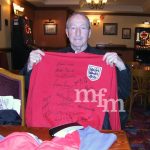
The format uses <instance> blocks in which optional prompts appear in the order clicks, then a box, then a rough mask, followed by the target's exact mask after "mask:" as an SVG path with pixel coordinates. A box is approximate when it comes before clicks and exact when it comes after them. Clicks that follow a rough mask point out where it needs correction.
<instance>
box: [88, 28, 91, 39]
mask: <svg viewBox="0 0 150 150" xmlns="http://www.w3.org/2000/svg"><path fill="white" fill-rule="evenodd" d="M90 36H91V29H89V36H88V38H90Z"/></svg>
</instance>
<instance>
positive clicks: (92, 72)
mask: <svg viewBox="0 0 150 150" xmlns="http://www.w3.org/2000/svg"><path fill="white" fill-rule="evenodd" d="M101 72H102V67H99V66H94V65H88V68H87V77H88V78H89V79H90V80H91V81H96V80H98V79H99V78H100V76H101Z"/></svg>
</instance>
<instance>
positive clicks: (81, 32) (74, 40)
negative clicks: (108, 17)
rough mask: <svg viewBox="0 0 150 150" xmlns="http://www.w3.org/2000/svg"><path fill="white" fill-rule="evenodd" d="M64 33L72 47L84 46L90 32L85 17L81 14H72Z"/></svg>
mask: <svg viewBox="0 0 150 150" xmlns="http://www.w3.org/2000/svg"><path fill="white" fill-rule="evenodd" d="M66 34H67V36H68V38H69V40H70V43H71V45H72V46H73V47H74V48H77V49H80V48H82V47H84V46H86V45H87V41H88V38H89V37H90V34H91V30H90V29H89V26H88V23H87V20H86V18H84V17H83V16H81V15H75V16H73V17H72V18H71V19H70V22H69V26H68V28H67V29H66Z"/></svg>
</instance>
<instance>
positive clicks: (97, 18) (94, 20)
mask: <svg viewBox="0 0 150 150" xmlns="http://www.w3.org/2000/svg"><path fill="white" fill-rule="evenodd" d="M87 17H88V18H89V20H90V23H91V25H92V26H98V25H100V23H101V22H102V21H103V19H104V16H103V15H87Z"/></svg>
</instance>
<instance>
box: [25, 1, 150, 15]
mask: <svg viewBox="0 0 150 150" xmlns="http://www.w3.org/2000/svg"><path fill="white" fill-rule="evenodd" d="M26 1H28V2H29V3H31V4H33V5H34V6H35V7H68V8H70V9H72V10H75V11H82V12H94V13H96V12H98V13H99V12H101V13H130V14H131V13H132V14H134V13H136V14H137V13H138V14H150V0H108V2H107V4H106V5H105V7H104V9H99V10H96V9H95V10H94V9H88V8H80V7H79V2H80V1H85V0H26Z"/></svg>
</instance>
